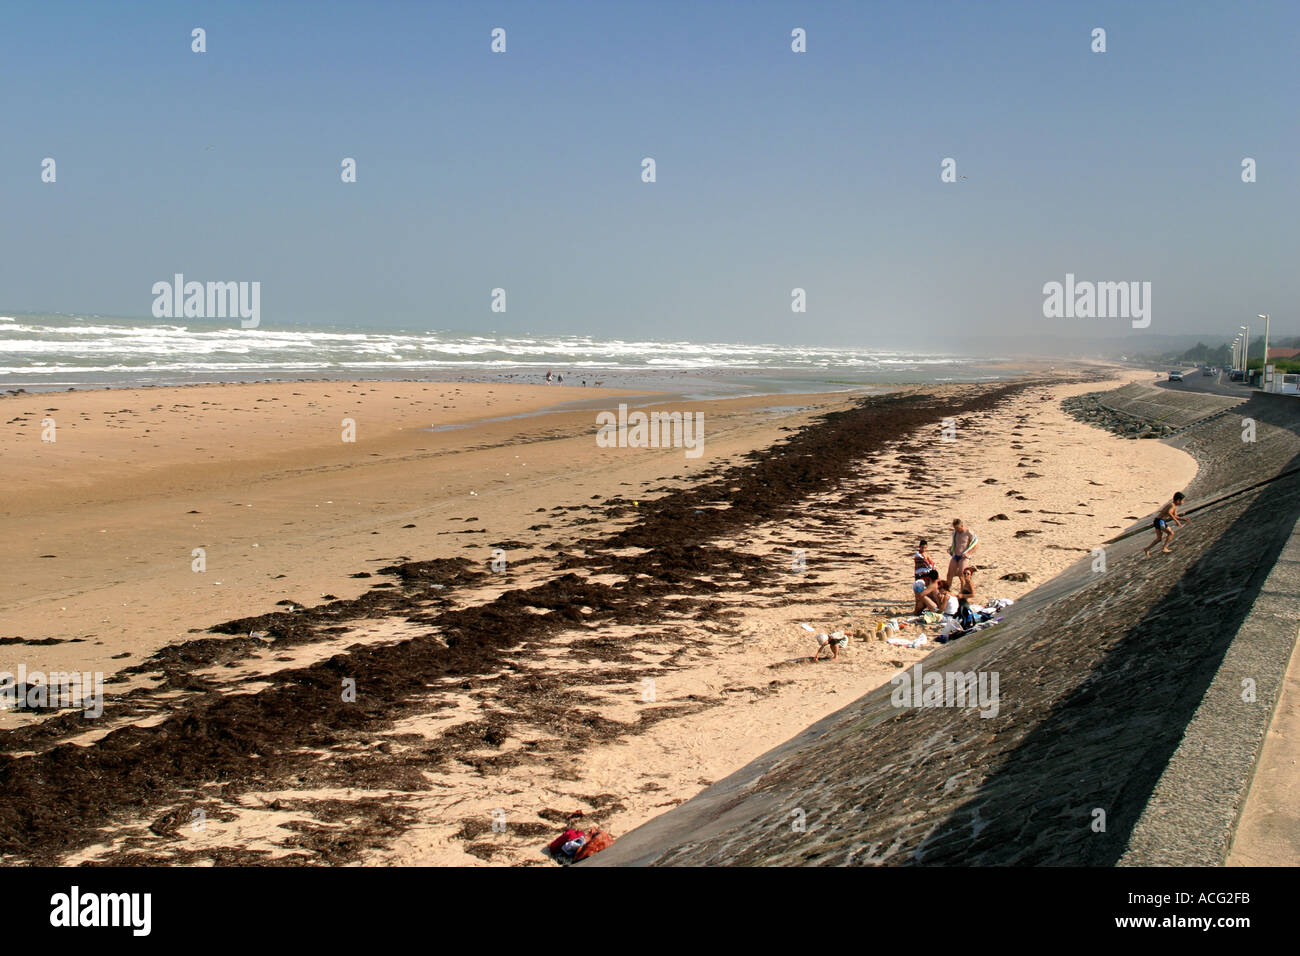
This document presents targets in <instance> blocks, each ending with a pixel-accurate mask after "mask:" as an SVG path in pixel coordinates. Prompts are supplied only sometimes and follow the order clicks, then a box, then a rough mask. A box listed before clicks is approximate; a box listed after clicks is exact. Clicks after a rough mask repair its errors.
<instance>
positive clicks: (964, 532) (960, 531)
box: [945, 518, 980, 589]
mask: <svg viewBox="0 0 1300 956" xmlns="http://www.w3.org/2000/svg"><path fill="white" fill-rule="evenodd" d="M979 546H980V539H979V538H978V537H976V536H975V532H973V531H970V530H968V529H967V528H966V525H965V524H964V523H963V522H962V520H961V519H960V518H953V519H952V546H951V547H950V548H949V549H948V553H949V554H950V555H952V560H950V561H949V562H948V577H947V578H946V579H945V582H946V583H947V585H948V587H949V589H951V588H952V582H953V581H954V580H956V579H957V578H960V577H961V573H962V571H963V570H964V569H965V567H966V566H967V565H968V564H970V556H971V554H973V553H974V551H975V549H976V548H978V547H979Z"/></svg>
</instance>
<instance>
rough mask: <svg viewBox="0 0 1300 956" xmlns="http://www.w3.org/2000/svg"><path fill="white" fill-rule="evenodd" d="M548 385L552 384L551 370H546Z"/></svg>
mask: <svg viewBox="0 0 1300 956" xmlns="http://www.w3.org/2000/svg"><path fill="white" fill-rule="evenodd" d="M546 384H547V385H550V384H551V370H550V369H549V368H548V369H547V370H546Z"/></svg>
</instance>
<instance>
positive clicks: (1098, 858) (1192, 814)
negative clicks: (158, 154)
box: [581, 395, 1300, 866]
mask: <svg viewBox="0 0 1300 956" xmlns="http://www.w3.org/2000/svg"><path fill="white" fill-rule="evenodd" d="M1203 399H1204V405H1203V408H1207V409H1209V412H1208V413H1207V415H1200V416H1197V415H1196V414H1195V411H1194V409H1190V408H1187V409H1184V411H1185V413H1186V414H1187V415H1188V416H1189V417H1188V420H1189V421H1190V422H1195V421H1197V420H1199V419H1201V418H1208V417H1209V416H1213V415H1217V416H1218V417H1217V418H1214V419H1212V420H1208V421H1207V422H1206V424H1205V426H1204V427H1200V428H1195V429H1191V430H1190V431H1188V432H1186V433H1184V434H1182V435H1180V436H1179V437H1178V438H1177V439H1175V440H1173V441H1172V444H1175V445H1179V446H1182V447H1185V448H1186V449H1187V450H1188V451H1189V452H1190V453H1192V454H1193V455H1195V456H1196V458H1197V459H1198V462H1199V463H1200V471H1199V473H1198V475H1197V478H1196V480H1195V482H1194V483H1193V485H1192V486H1191V487H1190V488H1189V489H1187V494H1188V498H1189V504H1190V506H1191V508H1190V510H1188V511H1187V512H1186V513H1187V514H1188V515H1189V516H1190V518H1191V521H1192V523H1191V524H1190V525H1189V526H1188V527H1186V528H1185V529H1183V530H1182V531H1181V532H1180V533H1179V535H1178V537H1177V540H1176V543H1175V550H1174V553H1173V554H1171V555H1159V556H1153V557H1152V558H1151V559H1145V558H1144V557H1143V554H1142V547H1143V546H1144V545H1145V544H1146V543H1147V542H1148V541H1149V540H1150V533H1149V529H1148V524H1147V523H1146V522H1143V523H1141V524H1140V525H1138V526H1135V527H1134V528H1133V529H1130V530H1129V531H1127V532H1125V534H1123V535H1121V536H1120V537H1119V538H1117V539H1115V540H1113V541H1112V542H1109V543H1106V545H1105V558H1106V564H1105V570H1094V558H1092V557H1089V558H1086V559H1084V560H1081V561H1080V562H1079V563H1078V564H1076V565H1075V566H1073V567H1072V568H1070V569H1069V570H1067V571H1066V572H1065V573H1064V574H1062V575H1060V576H1058V577H1057V578H1055V579H1053V580H1052V581H1049V582H1047V583H1046V584H1044V585H1043V586H1042V587H1039V588H1037V589H1036V590H1034V591H1033V592H1031V593H1030V594H1028V595H1026V596H1025V598H1024V599H1023V600H1022V601H1020V602H1019V603H1017V604H1016V606H1015V607H1014V608H1013V609H1012V610H1011V611H1010V612H1009V613H1008V614H1007V616H1006V620H1005V622H1004V623H1003V624H1002V625H1000V626H998V627H994V628H991V629H989V630H986V631H983V632H980V633H978V634H976V635H972V636H970V637H967V638H963V639H961V640H959V641H957V642H955V643H953V644H950V645H948V646H946V647H944V648H942V649H940V650H938V651H936V652H935V653H933V654H931V655H930V656H929V657H928V658H927V659H926V660H924V661H923V662H921V663H920V664H918V665H917V666H916V667H914V668H913V669H912V671H911V672H910V675H911V676H912V677H913V679H916V678H917V671H918V670H921V671H923V672H925V673H932V672H933V673H944V674H945V675H947V674H949V673H951V674H953V675H956V674H962V673H966V674H973V675H976V676H977V677H978V676H979V675H983V676H984V677H986V678H988V679H989V683H988V684H986V687H988V686H991V678H992V676H993V675H996V676H997V678H998V685H997V687H998V696H997V707H996V714H993V713H991V711H992V708H989V707H985V708H984V710H983V715H982V712H981V710H980V709H977V708H974V707H964V708H963V707H949V706H912V705H910V704H909V705H908V706H894V704H893V703H892V702H891V694H892V693H893V692H894V690H895V688H894V687H891V686H889V685H886V686H885V687H883V688H880V689H878V690H877V691H874V692H872V693H870V694H868V695H866V696H865V697H863V698H861V699H859V700H858V701H856V702H854V703H852V704H850V705H849V706H847V707H845V708H844V709H843V710H841V711H839V712H838V713H836V714H833V715H832V716H830V717H828V718H826V719H824V720H822V721H821V722H819V723H817V724H815V725H814V726H812V727H809V728H808V729H807V730H805V731H804V732H803V733H801V734H800V735H799V736H797V737H796V738H794V739H793V740H790V741H789V742H787V743H785V744H783V745H782V746H780V747H778V748H776V749H775V750H773V751H770V752H769V753H767V754H765V755H763V756H762V757H760V758H759V759H757V760H755V761H753V762H752V763H750V764H749V765H748V766H746V767H744V768H743V769H741V770H739V771H737V772H736V773H734V774H732V775H731V776H730V777H728V778H726V779H725V780H722V781H720V782H719V783H717V784H715V785H714V786H712V787H709V788H708V789H706V790H705V791H704V792H702V793H701V794H700V795H699V796H697V797H695V798H694V799H693V800H690V801H688V802H687V803H685V804H683V805H682V806H680V807H678V808H677V809H675V810H673V811H671V812H669V813H667V814H664V815H663V816H661V817H658V818H656V819H654V820H652V821H650V822H649V823H647V824H645V825H644V826H642V827H639V828H638V829H636V830H634V831H632V832H631V833H629V834H626V835H624V836H623V837H622V838H621V839H619V840H618V842H617V843H615V845H614V846H613V847H611V848H610V849H608V850H605V851H603V852H602V853H600V854H599V855H598V856H596V857H593V858H592V859H591V860H589V861H587V862H585V863H583V864H581V865H583V866H592V865H597V866H617V865H846V864H857V865H879V864H954V865H1019V864H1033V865H1055V864H1061V865H1114V864H1118V863H1121V862H1122V863H1149V862H1154V863H1173V864H1177V863H1192V862H1200V863H1204V862H1211V863H1213V862H1221V861H1222V859H1223V857H1224V854H1225V853H1226V850H1227V846H1228V843H1229V841H1230V838H1231V830H1232V827H1233V825H1234V823H1235V820H1236V818H1237V813H1238V812H1239V808H1240V805H1241V801H1242V799H1243V795H1244V793H1245V791H1246V788H1247V786H1248V785H1249V781H1250V777H1251V774H1252V772H1253V768H1254V765H1255V760H1256V757H1257V754H1258V750H1259V746H1260V741H1261V740H1262V739H1263V736H1264V733H1265V731H1266V730H1267V726H1268V722H1269V719H1270V717H1271V715H1272V713H1273V709H1274V706H1275V704H1276V701H1277V697H1278V693H1279V691H1280V687H1281V681H1282V675H1283V673H1284V672H1285V669H1286V664H1287V659H1288V658H1289V656H1290V653H1291V647H1292V645H1293V644H1294V638H1295V634H1296V624H1297V620H1298V619H1300V604H1298V603H1297V602H1296V601H1295V600H1294V598H1293V597H1292V596H1290V594H1289V592H1288V591H1287V589H1288V588H1289V587H1290V583H1289V582H1290V581H1291V580H1293V578H1292V576H1291V575H1290V574H1289V573H1288V574H1285V575H1283V577H1284V578H1285V579H1286V581H1285V582H1284V586H1283V588H1282V590H1281V592H1269V593H1265V592H1264V589H1263V585H1264V582H1265V580H1266V579H1267V578H1268V577H1269V575H1270V573H1271V572H1272V570H1273V568H1274V564H1275V562H1277V560H1278V558H1279V555H1281V554H1282V552H1283V549H1284V548H1287V547H1288V544H1289V542H1291V539H1292V536H1293V530H1294V529H1295V526H1296V522H1297V519H1300V437H1297V432H1300V400H1296V399H1293V398H1288V397H1283V396H1267V395H1257V396H1255V397H1254V398H1253V399H1251V400H1250V401H1249V402H1248V403H1246V404H1244V405H1241V406H1240V408H1238V409H1237V410H1236V411H1235V412H1225V411H1224V409H1223V407H1222V405H1221V399H1217V397H1216V396H1203ZM1179 400H1180V401H1184V400H1190V401H1195V400H1196V396H1191V397H1190V398H1189V397H1188V396H1183V395H1180V396H1179ZM1129 407H1133V406H1132V405H1131V404H1130V406H1129ZM1249 422H1253V423H1254V437H1255V439H1256V440H1255V441H1253V442H1251V441H1243V436H1249V435H1250V432H1251V428H1250V427H1248V424H1249ZM1153 483H1155V484H1158V483H1159V476H1153ZM1169 490H1170V491H1171V492H1172V491H1173V489H1169ZM1295 557H1296V549H1295V546H1294V545H1292V547H1291V548H1290V549H1289V550H1288V558H1289V559H1294V558H1295ZM1284 563H1285V562H1284ZM1275 577H1276V576H1275ZM1248 618H1249V619H1250V620H1251V621H1252V622H1254V624H1255V625H1262V626H1247V627H1243V622H1246V621H1247V619H1248ZM1225 660H1226V661H1227V662H1228V663H1227V664H1226V665H1225ZM1221 672H1222V673H1221ZM1245 677H1249V678H1250V679H1251V680H1252V681H1253V687H1254V693H1253V694H1252V695H1247V694H1243V693H1242V692H1241V690H1242V685H1241V683H1240V682H1241V680H1242V679H1243V678H1245ZM1247 697H1249V699H1245V698H1247ZM914 702H915V701H913V702H912V703H914Z"/></svg>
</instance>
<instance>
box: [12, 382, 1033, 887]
mask: <svg viewBox="0 0 1300 956" xmlns="http://www.w3.org/2000/svg"><path fill="white" fill-rule="evenodd" d="M1031 384H1035V383H1029V382H1024V383H1017V384H1014V385H1010V386H1001V387H997V388H991V389H987V390H985V391H983V392H981V393H979V394H977V395H976V396H975V397H974V398H972V399H969V400H967V401H964V402H961V403H958V404H947V403H943V402H939V401H935V400H934V399H933V398H931V397H929V396H906V397H902V398H896V397H895V398H891V397H889V396H886V397H884V398H875V399H866V400H864V401H863V402H861V403H860V404H859V405H858V406H857V407H855V408H853V409H850V410H848V411H844V412H834V413H830V414H828V415H826V416H824V417H823V418H822V420H821V421H818V422H815V423H813V424H811V425H809V426H806V427H805V428H803V429H801V430H800V431H799V432H797V433H796V434H795V435H793V436H791V437H790V438H787V439H786V440H784V441H783V442H781V443H779V444H778V445H776V446H773V448H771V449H768V450H766V451H764V452H761V453H754V454H751V455H750V456H748V457H749V463H748V464H743V465H737V466H735V467H733V468H731V469H728V470H727V471H726V472H724V473H723V476H722V477H720V478H718V479H715V480H713V481H710V482H707V483H705V484H704V485H702V486H698V487H693V488H688V489H682V490H678V491H675V492H671V493H669V494H668V495H667V496H666V497H665V498H661V499H659V500H658V501H656V502H651V503H650V504H651V508H649V509H646V510H647V513H646V514H644V515H643V516H642V518H641V520H640V521H639V522H638V523H637V524H635V525H633V526H631V527H630V528H626V529H623V530H622V531H620V532H617V533H615V534H614V535H612V536H611V537H610V538H609V539H607V541H606V545H607V546H608V547H618V548H622V547H627V546H629V545H640V546H643V547H649V548H650V549H651V550H650V551H649V552H647V553H646V554H643V555H641V556H640V558H641V560H640V561H637V562H634V565H633V566H636V567H639V568H640V569H641V573H646V574H649V575H650V576H651V580H650V581H649V582H646V581H644V580H642V581H639V582H638V581H635V580H630V581H625V582H622V583H621V584H619V585H618V586H616V587H610V586H607V585H593V584H591V583H589V582H586V581H584V580H582V579H581V578H579V577H577V576H576V575H573V574H566V575H564V576H562V577H561V578H558V579H556V580H553V581H549V582H546V583H545V584H542V585H538V586H536V587H533V588H529V589H527V590H523V591H510V592H506V593H505V594H503V595H501V596H499V597H498V598H497V599H495V600H494V601H491V602H489V603H488V604H486V605H484V606H481V607H474V608H465V609H457V610H449V611H443V612H442V613H439V614H436V615H432V616H428V615H418V623H422V624H429V625H431V626H433V627H437V628H439V629H440V631H441V633H442V634H443V635H444V636H445V638H446V646H444V645H443V644H442V643H440V642H438V641H436V640H434V639H432V638H431V637H429V636H422V637H417V638H412V639H410V640H407V641H403V642H400V643H398V644H389V645H382V646H376V647H363V648H358V649H354V650H351V651H349V652H348V653H345V654H339V655H336V656H334V657H332V658H330V659H329V660H326V661H322V662H318V663H316V664H313V665H311V666H309V667H304V668H301V669H297V670H290V671H284V672H280V673H278V674H276V675H274V677H273V679H274V681H275V684H274V686H272V687H269V688H266V689H264V690H262V691H259V692H257V693H254V694H248V695H238V696H235V697H226V696H222V695H220V694H216V693H206V694H202V695H200V696H199V697H197V698H195V699H193V700H191V701H187V702H185V703H184V705H183V709H181V710H180V711H179V712H178V713H175V714H173V715H172V716H170V717H168V718H167V719H166V720H164V721H163V722H162V723H160V724H158V725H156V726H153V727H149V728H142V727H136V726H130V727H125V728H121V729H119V730H115V731H113V732H111V733H109V734H108V735H106V736H105V737H104V738H102V739H101V740H99V741H97V742H96V743H95V744H93V745H91V746H89V747H75V746H72V745H69V744H62V745H59V746H57V747H53V748H51V749H50V750H48V751H46V752H44V753H38V754H32V755H26V756H21V757H13V756H5V757H3V758H0V787H2V788H3V792H4V793H5V794H6V800H5V801H4V804H3V805H2V806H0V852H3V853H5V854H9V855H12V856H13V857H15V858H18V859H26V860H32V861H41V862H53V861H54V860H56V859H57V858H58V856H59V855H60V854H62V853H66V852H68V851H70V850H72V849H75V848H78V847H82V846H85V845H87V844H90V843H92V842H94V840H95V839H97V838H99V837H102V834H101V833H100V832H99V829H98V828H99V827H102V826H105V825H107V824H109V823H111V822H112V821H113V819H114V818H115V817H117V816H120V815H122V814H123V813H124V812H125V813H132V814H136V815H138V814H139V813H140V812H141V811H142V810H143V809H145V808H148V807H151V806H156V805H158V804H159V803H162V802H164V801H166V800H170V799H175V798H176V797H178V796H179V795H181V793H182V792H183V791H186V790H192V789H194V788H196V787H198V786H199V785H201V784H203V783H206V782H218V783H220V784H222V785H223V789H224V790H225V791H226V793H227V794H229V793H235V792H239V791H240V790H245V789H249V788H252V787H261V788H266V787H268V786H269V785H270V784H271V783H272V781H274V780H277V779H278V780H285V779H289V778H292V777H293V776H294V775H295V774H297V775H301V773H302V772H303V771H304V769H305V768H308V767H310V766H311V765H312V764H314V763H316V762H317V758H316V757H315V756H314V755H312V754H310V753H309V752H308V751H309V750H310V749H311V748H325V747H330V746H332V745H335V744H338V743H339V742H340V739H342V738H347V737H349V736H350V737H353V738H358V737H364V736H366V735H367V734H373V732H374V731H375V730H376V729H378V728H381V727H383V726H387V725H389V724H391V723H392V721H393V720H394V719H396V718H398V717H400V716H404V715H405V714H407V713H410V712H413V711H416V710H418V709H419V708H420V706H421V705H420V703H419V701H420V700H421V699H422V698H424V697H426V696H427V695H428V693H429V691H430V682H431V681H434V680H437V679H439V678H445V677H448V676H461V675H474V674H483V673H488V672H491V671H495V670H498V669H499V668H500V667H501V666H502V652H503V651H504V650H506V649H508V648H511V647H514V646H517V645H519V644H521V643H523V642H524V641H527V640H536V639H539V638H543V637H546V636H548V635H550V634H552V633H554V632H555V631H561V630H567V629H572V628H573V627H574V626H575V625H578V624H579V623H580V622H581V623H582V624H585V625H587V626H591V625H592V623H593V622H594V623H597V624H599V623H603V622H608V621H617V622H619V623H645V622H647V621H648V620H653V619H656V618H657V613H656V612H655V611H654V609H653V601H651V600H648V599H649V598H652V597H654V596H657V595H660V594H663V593H668V592H673V593H677V594H680V593H681V592H682V591H683V588H684V587H686V586H689V582H690V579H691V575H689V574H687V575H683V574H681V573H677V572H675V570H674V569H675V568H679V567H680V566H681V565H685V568H684V569H683V570H689V571H693V572H698V571H701V570H705V569H710V570H715V571H716V570H733V569H735V568H737V567H743V566H744V565H745V562H746V561H748V562H753V561H754V560H755V559H753V557H752V556H749V555H740V554H739V553H737V552H730V551H722V550H718V549H707V548H702V547H701V546H699V545H697V544H691V543H689V542H694V541H698V540H700V539H702V538H706V537H713V536H715V535H717V534H720V533H722V532H723V531H725V530H728V529H731V528H735V527H737V526H739V525H744V524H749V523H751V522H754V521H758V520H773V519H779V518H780V517H781V516H783V515H785V514H788V513H789V511H790V509H791V508H792V507H794V506H795V504H797V502H798V501H799V500H800V499H802V498H803V497H804V496H806V495H807V494H808V493H810V492H812V491H818V492H822V491H824V490H825V487H824V482H825V481H826V480H828V479H829V480H837V479H842V478H843V477H846V476H847V475H848V474H850V473H851V471H852V467H853V464H854V462H855V461H856V460H858V459H859V458H861V457H862V456H863V455H864V454H868V453H870V452H872V451H876V450H878V449H879V448H881V447H883V446H885V445H887V444H888V443H889V442H891V441H895V440H897V439H899V438H901V437H902V436H904V435H906V434H907V433H908V432H910V431H912V430H913V429H916V428H921V427H924V426H925V425H928V424H932V423H933V422H935V421H936V420H938V419H939V418H942V417H946V416H951V415H955V414H962V413H968V412H972V411H980V410H985V409H988V408H991V407H993V406H994V405H996V404H998V403H999V402H1001V401H1003V400H1005V399H1007V398H1009V397H1011V396H1012V395H1014V394H1016V393H1018V392H1019V391H1021V390H1023V389H1024V388H1027V387H1029V386H1030V385H1031ZM732 486H738V487H739V488H740V489H741V491H740V492H738V493H731V492H728V493H730V494H735V495H736V497H735V498H734V499H733V500H739V501H741V504H740V505H739V506H733V508H732V509H728V510H726V511H713V510H707V509H706V510H704V511H703V512H702V514H703V515H704V516H705V519H704V520H703V521H701V520H700V518H701V516H702V515H701V513H700V512H699V509H697V508H696V506H697V505H700V504H704V503H706V502H708V501H711V500H716V499H717V498H718V497H720V496H721V495H722V493H723V491H724V489H725V488H726V487H732ZM742 494H748V495H749V497H748V498H742V497H741V496H742ZM659 542H672V544H669V545H663V544H660V543H659ZM678 549H681V550H680V551H679V550H678ZM674 552H677V553H674ZM709 552H713V553H709ZM738 562H739V563H738ZM420 564H422V563H421V562H413V563H412V564H411V565H404V566H399V567H412V566H418V565H420ZM424 564H427V562H425V563H424ZM747 570H749V571H751V572H752V573H753V574H754V575H758V574H761V573H762V572H761V570H760V569H759V568H757V567H750V568H748V569H747ZM399 573H400V572H399ZM366 597H367V596H363V598H360V599H358V601H359V602H363V603H364V602H366ZM338 603H339V602H335V605H337V604H338ZM342 603H343V604H344V605H347V604H349V603H352V602H342ZM380 603H381V604H382V603H384V602H380ZM374 605H375V602H374V600H373V599H371V601H370V602H369V603H366V608H367V612H373V611H375V610H377V608H376V607H375V606H374ZM582 606H587V607H590V608H592V613H591V614H589V615H581V614H579V613H578V610H577V609H578V608H579V607H582ZM529 607H549V608H551V609H552V610H553V611H555V612H556V613H554V614H552V615H546V616H539V615H536V614H534V613H531V612H530V611H528V610H527V608H529ZM340 610H344V611H346V608H344V609H340ZM295 617H296V615H295ZM412 619H416V618H412ZM247 620H248V619H243V620H241V621H237V622H230V623H229V625H224V626H223V627H228V628H229V629H230V630H231V631H232V632H234V633H246V632H245V631H244V627H245V624H246V623H247ZM338 620H339V618H338V617H335V618H333V619H332V620H331V621H330V623H331V624H335V625H336V624H337V623H338ZM187 643H192V642H187ZM184 646H185V645H180V647H184ZM345 677H354V678H356V679H357V681H358V685H359V689H360V690H361V693H359V695H358V699H357V701H356V702H355V703H344V702H343V701H342V700H341V695H340V694H339V688H340V686H341V684H342V681H343V679H344V678H345Z"/></svg>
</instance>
